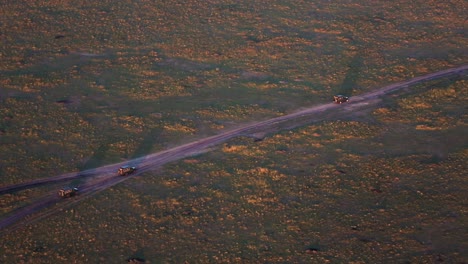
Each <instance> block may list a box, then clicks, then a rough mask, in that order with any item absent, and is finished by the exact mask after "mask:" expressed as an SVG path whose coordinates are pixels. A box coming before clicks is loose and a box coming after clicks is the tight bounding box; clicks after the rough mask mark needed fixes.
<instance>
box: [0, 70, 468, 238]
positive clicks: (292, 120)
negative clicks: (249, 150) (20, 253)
mask: <svg viewBox="0 0 468 264" xmlns="http://www.w3.org/2000/svg"><path fill="white" fill-rule="evenodd" d="M467 71H468V65H463V66H459V67H457V68H451V69H447V70H443V71H439V72H435V73H431V74H427V75H424V76H420V77H416V78H413V79H410V80H408V81H404V82H398V83H395V84H391V85H388V86H385V87H382V88H380V89H376V90H374V91H372V92H369V93H366V94H362V95H359V96H354V97H352V98H351V99H350V101H349V102H348V103H346V104H341V105H337V104H335V103H327V104H322V105H317V106H313V107H310V108H306V109H303V110H301V111H298V112H295V113H292V114H288V115H284V116H280V117H276V118H272V119H269V120H265V121H261V122H256V123H252V124H248V125H245V126H241V127H239V128H236V129H232V130H228V131H225V132H223V133H220V134H218V135H215V136H211V137H206V138H203V139H200V140H197V141H194V142H191V143H188V144H184V145H181V146H178V147H175V148H171V149H168V150H165V151H161V152H157V153H154V154H150V155H146V156H143V157H140V158H137V159H133V160H129V161H127V162H122V163H116V164H110V165H106V166H102V167H99V168H95V169H90V170H86V171H81V172H72V173H67V174H63V175H58V176H54V177H49V178H44V179H38V180H34V181H29V182H25V183H19V184H14V185H8V186H2V187H0V195H2V194H5V193H12V192H15V191H18V190H22V189H27V188H32V187H36V186H39V185H43V184H51V183H58V182H64V181H70V180H72V179H78V178H86V183H85V184H84V185H83V186H80V189H81V190H80V194H79V195H78V196H76V197H74V198H71V199H61V198H59V197H58V196H57V195H55V193H54V194H49V195H47V196H44V197H40V198H39V199H37V202H34V203H32V204H30V205H29V206H26V207H23V208H20V209H17V210H16V211H14V212H12V213H11V214H10V215H8V216H7V217H5V218H3V219H1V220H0V231H2V232H7V231H11V230H13V229H15V228H17V227H21V226H23V225H25V224H28V223H31V222H33V221H36V220H38V219H41V218H43V217H46V216H48V215H51V214H53V213H54V212H56V211H57V210H59V209H61V208H63V207H66V206H70V205H71V204H74V203H77V202H79V201H81V200H82V199H85V198H87V197H89V196H91V195H94V194H95V193H97V192H100V191H102V190H105V189H107V188H109V187H111V186H113V185H116V184H118V183H120V182H122V181H124V180H127V179H129V178H131V177H134V176H136V175H138V174H141V173H144V172H147V171H150V170H154V169H155V168H158V167H161V166H163V165H164V164H166V163H168V162H172V161H176V160H179V159H182V158H185V157H188V156H192V155H195V154H197V153H200V152H202V151H205V150H207V149H208V148H209V147H212V146H215V145H218V144H220V143H222V142H225V141H227V140H229V139H232V138H234V137H238V136H252V135H254V134H257V133H267V132H275V131H279V130H284V129H290V128H294V127H298V126H303V125H306V124H311V123H314V122H317V121H322V120H326V119H330V118H336V117H341V116H346V115H350V114H353V113H355V112H357V111H362V110H365V109H369V108H372V107H375V105H376V104H377V103H378V101H379V100H378V99H379V98H380V97H382V96H385V95H387V94H389V93H392V92H395V91H397V90H400V89H403V88H407V87H409V86H411V85H414V84H417V83H420V82H425V81H429V80H433V79H437V78H442V77H448V76H451V75H465V74H466V73H467ZM124 164H131V165H133V166H136V167H137V168H138V170H137V172H136V173H134V174H132V175H131V176H127V177H124V176H117V173H116V170H117V168H118V167H119V166H121V165H124ZM49 207H51V208H49ZM46 208H48V209H46Z"/></svg>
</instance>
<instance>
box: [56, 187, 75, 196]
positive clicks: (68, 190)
mask: <svg viewBox="0 0 468 264" xmlns="http://www.w3.org/2000/svg"><path fill="white" fill-rule="evenodd" d="M77 192H78V188H76V187H65V188H63V189H60V190H59V191H58V195H59V196H60V197H63V198H68V197H72V196H74V195H75V194H76V193H77Z"/></svg>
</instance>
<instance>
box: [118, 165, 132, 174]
mask: <svg viewBox="0 0 468 264" xmlns="http://www.w3.org/2000/svg"><path fill="white" fill-rule="evenodd" d="M135 170H136V167H130V166H128V165H126V166H122V167H120V168H119V170H118V171H117V173H118V174H119V175H120V176H127V175H129V174H132V173H134V172H135Z"/></svg>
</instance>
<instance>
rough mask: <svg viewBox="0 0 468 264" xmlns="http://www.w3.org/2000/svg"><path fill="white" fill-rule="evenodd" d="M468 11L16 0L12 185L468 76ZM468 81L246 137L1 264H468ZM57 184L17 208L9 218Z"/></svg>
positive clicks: (4, 51)
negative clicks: (458, 69) (378, 92)
mask: <svg viewBox="0 0 468 264" xmlns="http://www.w3.org/2000/svg"><path fill="white" fill-rule="evenodd" d="M464 5H466V3H465V2H464V1H462V0H454V1H447V2H444V1H435V0H434V1H432V0H431V1H405V0H399V1H391V2H389V1H384V0H381V1H380V0H379V1H372V3H370V2H369V3H365V2H362V1H360V2H359V1H334V2H330V1H314V2H313V3H311V1H275V0H273V1H263V0H258V1H257V0H256V1H237V2H233V1H214V2H213V1H193V0H189V1H134V2H129V1H114V2H112V3H108V2H96V1H81V2H80V3H78V4H71V2H67V1H27V2H26V1H6V2H5V3H3V4H2V9H1V10H0V30H1V32H2V41H3V45H2V47H1V48H0V58H1V59H0V75H1V78H0V85H1V87H0V143H1V144H0V151H1V153H2V156H1V157H2V158H1V159H0V175H1V182H0V185H7V184H14V183H20V182H23V181H26V180H30V179H38V178H43V177H49V176H53V175H58V174H61V173H65V172H69V171H76V170H78V169H83V168H92V167H96V166H99V165H104V164H108V163H112V162H116V161H121V160H122V159H128V158H130V157H135V156H141V155H145V154H148V153H149V152H151V151H153V150H156V149H163V148H164V147H165V146H168V145H177V144H178V143H179V142H181V141H184V140H185V138H189V137H190V138H196V137H202V136H204V135H206V134H213V133H216V131H219V130H221V129H225V128H227V127H232V126H233V123H234V124H235V125H237V124H239V123H242V122H251V121H254V120H258V119H262V120H263V119H267V118H268V117H274V116H278V115H279V113H281V114H284V113H288V112H292V111H295V110H297V109H300V108H302V107H306V106H310V105H314V104H319V103H323V102H329V101H330V97H331V96H332V95H333V94H335V93H345V94H347V95H350V96H354V95H358V94H360V93H363V92H365V91H370V90H373V89H375V88H378V87H382V86H384V85H386V84H389V83H393V82H397V81H402V80H405V79H408V78H412V77H415V76H419V75H422V74H427V73H430V72H434V71H438V70H443V69H446V68H450V67H454V66H456V65H461V64H464V63H466V61H467V56H466V52H465V50H466V46H467V44H468V42H467V40H466V38H465V37H464V34H463V30H464V27H465V24H464V23H465V17H466V14H465V10H464V9H463V8H461V7H463V6H464ZM467 87H468V85H467V81H466V79H465V78H463V76H462V77H457V78H453V79H446V80H443V81H441V82H431V83H430V84H427V85H420V86H418V87H417V91H416V92H414V93H413V94H409V95H402V96H401V97H395V98H393V99H390V100H393V101H388V102H387V101H385V102H383V104H382V105H381V106H380V107H379V108H378V109H376V110H375V111H374V112H373V113H372V114H371V116H369V117H365V118H363V119H364V120H373V119H372V118H375V122H370V121H369V122H368V121H363V120H362V118H360V117H357V118H356V120H354V119H353V118H352V117H350V118H348V119H346V120H329V121H324V122H322V123H315V124H312V125H310V126H306V127H302V128H300V129H296V130H293V131H287V132H279V133H276V134H269V135H266V137H265V138H263V140H260V141H255V142H253V140H252V139H251V138H238V139H233V140H231V141H230V142H227V143H226V144H223V145H222V146H220V147H219V148H217V149H213V151H212V152H210V153H207V154H205V155H201V156H196V157H191V158H189V159H187V160H184V162H175V163H172V164H169V165H167V166H166V167H165V168H164V170H163V171H157V172H151V173H146V174H144V175H142V177H137V178H132V179H131V180H129V181H127V182H125V183H124V184H121V185H119V186H116V187H114V188H111V189H109V190H106V191H104V192H101V193H99V194H97V195H96V196H93V197H92V198H90V199H88V200H85V201H83V202H80V203H79V204H74V205H72V206H70V207H69V208H66V209H64V210H63V211H61V212H59V213H58V214H55V215H52V216H50V217H49V218H47V219H44V220H40V221H38V222H35V223H33V224H32V225H30V226H27V227H25V229H21V230H18V231H15V232H13V233H10V234H5V235H2V238H0V241H1V242H2V247H0V256H1V259H0V262H11V261H13V262H19V263H23V262H24V263H50V262H51V261H63V262H66V261H68V262H70V261H76V262H79V263H87V262H90V263H96V262H100V263H108V262H122V261H125V260H126V259H128V258H129V257H140V258H143V259H146V260H148V262H149V263H184V262H194V263H210V262H214V263H230V262H232V263H241V262H253V263H327V262H329V263H334V262H339V263H343V262H344V263H378V262H382V260H388V261H389V262H415V263H431V262H434V261H435V260H437V259H442V260H443V261H446V262H464V261H466V256H465V255H463V252H464V248H467V247H468V245H466V242H464V241H465V240H466V239H465V238H466V231H464V230H466V224H464V223H463V220H464V217H463V216H462V215H461V214H460V212H463V211H465V210H466V208H464V206H465V205H464V204H463V203H462V202H460V201H462V199H463V197H464V196H463V195H464V190H465V189H466V188H465V187H466V186H465V185H466V182H465V180H464V178H463V177H464V174H463V172H465V171H466V165H465V163H466V158H467V151H466V149H465V146H466V142H465V141H464V140H463V137H462V136H460V135H464V134H463V131H464V130H466V120H467V115H466V113H465V111H464V109H465V106H464V103H465V102H464V100H463V98H464V97H466V94H467V92H468V91H467ZM441 138H443V139H444V140H441ZM47 188H48V187H45V188H44V190H45V189H47ZM54 188H55V187H54ZM44 190H43V189H41V190H40V191H36V190H32V191H30V192H29V191H27V192H21V193H14V194H6V195H2V196H1V197H0V204H1V206H0V207H1V208H2V214H4V213H8V212H10V211H11V210H12V209H13V207H14V206H16V205H22V204H23V203H26V202H28V200H29V199H31V197H33V196H34V195H35V194H37V193H41V192H44ZM46 191H50V190H46ZM51 192H52V191H51ZM53 192H55V190H53ZM465 222H466V221H465Z"/></svg>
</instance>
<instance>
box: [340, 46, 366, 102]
mask: <svg viewBox="0 0 468 264" xmlns="http://www.w3.org/2000/svg"><path fill="white" fill-rule="evenodd" d="M362 67H363V58H362V54H361V53H360V52H358V53H356V55H354V57H353V59H352V60H351V61H350V63H349V70H348V72H347V73H346V76H345V78H344V80H343V83H342V84H341V87H340V88H339V90H338V91H336V94H343V95H346V96H351V95H352V93H353V87H355V86H356V83H357V79H358V78H359V75H360V73H361V69H362Z"/></svg>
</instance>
